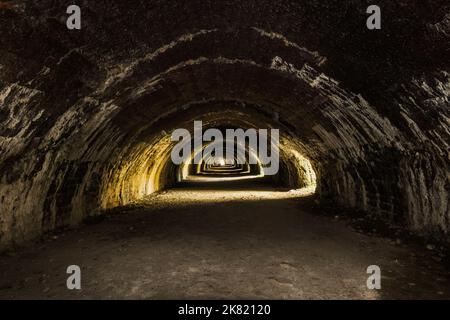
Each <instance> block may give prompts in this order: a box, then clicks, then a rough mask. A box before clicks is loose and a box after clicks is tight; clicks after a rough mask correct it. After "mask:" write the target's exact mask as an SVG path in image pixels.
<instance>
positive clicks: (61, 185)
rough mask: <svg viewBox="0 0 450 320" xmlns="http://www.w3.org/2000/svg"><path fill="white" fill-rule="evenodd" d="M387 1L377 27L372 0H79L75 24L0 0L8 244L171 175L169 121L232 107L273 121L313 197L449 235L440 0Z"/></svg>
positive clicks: (1, 196)
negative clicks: (308, 167) (370, 22)
mask: <svg viewBox="0 0 450 320" xmlns="http://www.w3.org/2000/svg"><path fill="white" fill-rule="evenodd" d="M75 2H77V1H75ZM379 2H380V6H381V7H382V8H383V12H384V13H383V30H382V31H381V32H378V31H376V32H370V31H368V30H367V29H365V19H366V14H365V9H366V7H367V4H365V3H364V1H345V3H343V2H342V1H323V0H321V1H318V0H317V1H313V0H311V1H302V2H299V1H282V0H278V1H261V0H260V1H250V0H249V1H230V0H224V1H196V0H195V1H192V0H191V1H135V2H133V4H130V3H128V2H120V1H117V2H102V1H95V2H80V5H81V7H82V8H83V29H82V30H81V31H74V32H71V31H70V32H69V31H68V30H67V29H66V27H65V18H66V15H65V11H66V8H67V6H68V5H69V4H72V1H71V2H70V3H69V2H68V1H50V0H42V1H15V2H14V6H13V7H11V8H7V9H0V151H1V152H0V179H1V180H0V181H1V183H0V246H1V247H5V246H9V245H11V244H14V243H22V242H24V241H26V240H28V239H32V238H35V237H36V236H38V235H40V234H42V232H45V231H47V230H51V229H54V228H57V227H62V226H67V225H74V224H77V223H79V222H80V221H81V220H82V219H84V218H85V217H87V216H89V215H93V214H98V212H99V209H101V208H105V207H110V206H114V205H120V204H125V203H128V202H129V201H133V200H135V199H138V198H139V197H140V196H142V195H144V194H146V193H148V192H152V191H155V190H158V189H159V188H161V187H164V186H165V185H167V184H170V183H172V182H173V181H175V180H174V179H175V177H174V174H173V172H174V169H173V168H171V166H170V165H168V164H167V162H166V161H165V160H167V159H168V153H167V151H168V150H169V149H170V144H168V143H167V140H165V139H167V135H168V134H169V133H170V130H171V129H173V128H177V127H185V126H188V127H189V126H191V124H190V123H189V122H188V121H187V120H186V119H195V118H198V117H203V119H204V120H205V121H209V122H210V124H211V125H226V124H227V123H229V121H230V119H234V118H232V117H230V116H227V115H226V114H222V115H221V116H218V117H217V118H214V117H213V116H212V115H213V114H214V112H216V111H223V110H227V109H229V110H233V112H234V114H238V115H239V117H235V118H239V119H240V120H241V121H243V122H242V123H243V124H246V125H248V126H250V127H266V126H267V125H268V124H269V125H270V126H272V127H279V128H282V132H283V133H282V134H283V139H284V140H286V141H288V142H286V143H284V144H283V146H282V148H284V151H283V150H282V151H283V152H282V162H284V163H285V168H291V169H285V170H287V171H288V172H292V174H295V172H297V174H300V173H299V172H301V168H300V166H298V164H296V163H295V162H293V160H292V159H293V158H292V156H290V154H292V152H291V150H295V152H298V153H299V154H301V155H302V156H305V157H306V158H308V159H309V160H310V161H311V162H312V164H313V166H314V169H315V170H316V172H317V183H318V187H317V192H318V194H319V196H320V199H321V200H322V201H327V200H331V201H334V202H338V203H340V204H342V205H344V206H349V207H356V208H359V209H363V210H365V211H366V212H367V213H368V214H375V215H379V216H381V217H383V218H386V219H387V220H389V221H392V222H395V223H399V224H402V225H404V226H405V227H407V228H410V229H411V230H414V231H416V232H417V233H419V234H423V235H425V234H427V233H430V232H440V233H442V234H444V235H447V237H448V233H449V228H450V221H449V220H450V218H449V217H450V212H449V210H450V209H449V188H450V187H449V163H450V159H449V140H450V139H449V137H450V130H449V127H450V126H449V119H450V102H449V93H450V79H449V74H450V61H449V60H448V59H446V57H447V56H448V54H449V52H450V39H449V37H450V31H449V30H450V29H449V25H450V24H449V12H450V5H449V4H448V3H447V2H446V1H431V0H430V1H406V2H403V1H402V2H398V3H397V2H395V3H394V2H393V1H381V0H380V1H379ZM227 118H228V120H227ZM234 120H235V121H237V120H238V119H234ZM165 141H166V142H165ZM294 168H297V169H299V170H296V169H294ZM292 174H289V176H290V177H291V178H292ZM299 177H300V176H297V178H294V179H292V181H300V180H301V178H299ZM292 181H291V182H287V181H285V183H286V184H292Z"/></svg>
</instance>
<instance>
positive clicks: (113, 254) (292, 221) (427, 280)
mask: <svg viewBox="0 0 450 320" xmlns="http://www.w3.org/2000/svg"><path fill="white" fill-rule="evenodd" d="M249 183H251V182H247V183H246V184H244V185H243V184H242V183H241V184H234V188H232V189H228V190H225V188H224V186H223V185H220V184H215V185H214V188H213V190H211V186H209V185H205V184H204V185H197V186H196V187H194V188H193V187H192V186H184V187H183V188H177V189H173V190H170V191H168V192H165V193H162V194H159V195H157V196H149V197H148V198H147V199H145V200H143V201H142V202H140V203H136V204H134V205H130V206H127V207H124V208H118V209H115V210H113V211H112V213H111V215H108V216H107V217H106V218H104V219H101V221H95V223H90V224H87V225H84V226H82V227H80V228H78V229H76V230H71V231H66V232H64V233H61V234H58V235H53V236H49V237H48V239H47V240H45V241H40V242H39V243H36V244H34V245H31V246H29V247H27V248H24V249H22V250H20V251H19V252H17V253H9V254H7V255H3V256H1V257H0V298H2V299H6V298H14V299H15V298H21V299H23V298H37V299H57V298H63V299H80V298H81V299H88V298H98V299H110V298H119V299H121V298H126V299H130V298H139V299H141V298H144V299H169V298H195V299H197V298H200V299H203V298H205V299H206V298H230V299H241V298H249V299H265V298H270V299H272V298H273V299H334V298H336V299H397V298H407V299H409V298H438V299H450V273H449V271H448V269H446V268H445V267H444V266H443V265H442V264H441V262H440V259H439V258H436V254H435V253H434V252H433V251H432V250H428V249H427V248H425V247H419V246H417V245H413V244H404V243H403V242H399V243H395V241H394V242H393V241H391V240H389V239H385V238H381V237H376V236H369V235H365V234H361V233H358V232H356V231H355V230H353V229H352V228H351V227H349V226H348V225H347V224H346V223H345V222H344V221H342V220H341V219H336V218H335V217H334V216H326V215H318V214H314V213H311V212H309V211H308V210H307V209H306V207H305V205H304V202H305V201H306V199H307V195H308V193H309V192H310V191H311V190H302V191H291V192H289V191H286V190H281V189H272V188H267V187H264V186H262V185H258V184H256V183H255V184H253V183H251V184H249ZM208 189H209V190H208ZM73 264H75V265H78V266H80V267H81V283H82V289H81V290H73V291H71V290H68V289H67V287H66V279H67V276H68V275H67V274H66V268H67V266H69V265H73ZM369 265H378V266H380V268H381V272H382V280H381V285H382V288H381V290H369V289H367V287H366V280H367V277H368V276H369V275H368V274H367V273H366V269H367V267H368V266H369Z"/></svg>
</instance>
